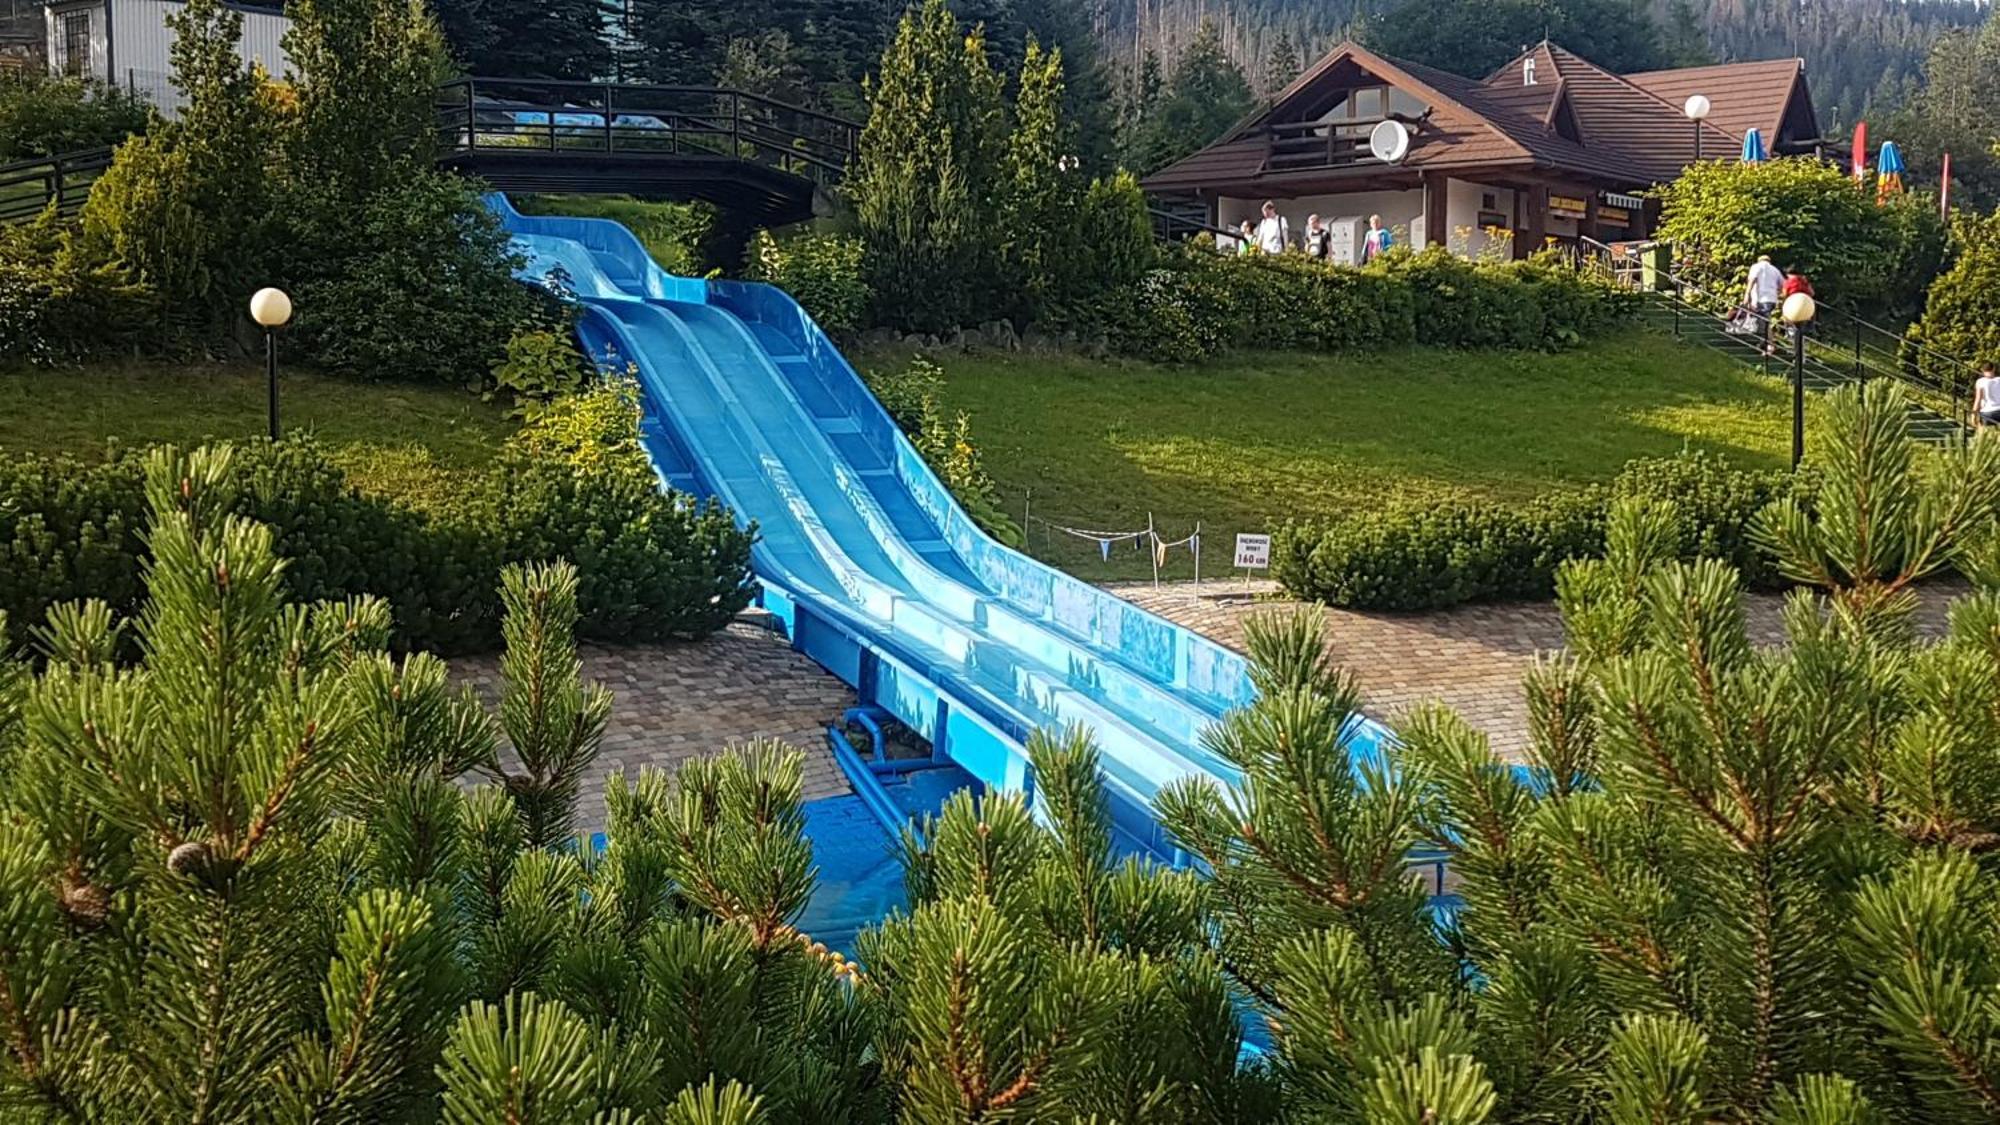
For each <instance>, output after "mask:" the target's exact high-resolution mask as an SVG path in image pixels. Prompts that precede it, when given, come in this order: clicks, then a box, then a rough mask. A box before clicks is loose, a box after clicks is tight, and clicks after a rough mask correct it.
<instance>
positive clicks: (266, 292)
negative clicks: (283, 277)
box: [250, 286, 292, 328]
mask: <svg viewBox="0 0 2000 1125" xmlns="http://www.w3.org/2000/svg"><path fill="white" fill-rule="evenodd" d="M250 319H251V320H254V321H256V322H257V323H258V324H260V325H262V326H263V327H265V328H283V327H284V326H285V325H287V324H290V323H291V320H292V299H291V298H290V297H288V296H286V295H285V291H284V290H283V289H272V288H269V287H268V286H267V287H265V288H263V289H259V290H257V292H255V293H253V294H251V297H250Z"/></svg>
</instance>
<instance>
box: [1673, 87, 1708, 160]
mask: <svg viewBox="0 0 2000 1125" xmlns="http://www.w3.org/2000/svg"><path fill="white" fill-rule="evenodd" d="M1712 108H1714V107H1713V106H1711V105H1709V104H1708V99H1707V98H1705V97H1703V96H1702V95H1700V94H1690V95H1689V96H1688V100H1687V101H1686V102H1684V103H1682V105H1681V112H1682V113H1685V114H1687V119H1688V120H1689V121H1692V122H1694V162H1695V163H1696V164H1699V163H1701V123H1702V122H1704V121H1706V120H1708V111H1709V110H1710V109H1712Z"/></svg>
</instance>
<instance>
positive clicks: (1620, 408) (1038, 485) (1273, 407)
mask: <svg viewBox="0 0 2000 1125" xmlns="http://www.w3.org/2000/svg"><path fill="white" fill-rule="evenodd" d="M898 362H901V357H899V356H896V355H890V354H885V355H878V356H869V357H864V364H866V365H872V366H877V367H885V366H890V365H893V364H896V363H898ZM939 362H940V364H941V365H942V366H943V368H944V370H945V380H946V386H945V399H946V401H947V403H948V404H949V405H950V406H952V407H956V408H959V409H963V410H966V411H968V412H970V413H971V415H972V420H973V429H974V433H975V434H976V435H977V437H978V440H979V443H980V448H981V449H982V451H983V454H984V457H985V463H986V467H987V470H988V471H989V472H991V473H992V475H993V477H994V479H995V480H996V481H997V482H998V484H999V489H1000V496H1001V499H1002V502H1003V504H1004V506H1005V507H1006V508H1007V509H1008V510H1009V511H1010V512H1012V513H1013V514H1014V516H1015V517H1016V518H1017V519H1018V518H1020V516H1021V514H1022V510H1023V505H1024V503H1025V502H1027V501H1028V500H1029V499H1030V492H1031V490H1032V511H1033V513H1034V514H1035V515H1036V516H1039V517H1042V518H1045V519H1048V520H1052V521H1054V522H1057V523H1060V524H1064V525H1066V526H1070V527H1080V528H1089V529H1096V530H1111V531H1124V530H1136V529H1140V528H1144V527H1145V526H1146V518H1147V513H1149V512H1150V513H1151V514H1152V516H1153V518H1154V520H1155V521H1156V522H1157V526H1158V527H1159V529H1160V533H1161V534H1162V535H1163V536H1164V537H1166V538H1168V539H1178V538H1180V537H1181V536H1184V535H1186V534H1188V532H1190V531H1191V530H1193V528H1194V526H1195V523H1196V522H1197V521H1199V522H1200V523H1201V526H1202V532H1203V541H1204V542H1203V556H1204V557H1203V560H1202V572H1203V574H1204V575H1209V574H1216V573H1219V572H1221V571H1223V570H1225V569H1226V568H1227V567H1228V564H1229V562H1230V557H1231V553H1232V548H1233V541H1234V537H1235V533H1236V532H1239V531H1264V530H1269V529H1271V528H1272V527H1274V526H1275V525H1277V524H1280V523H1282V522H1283V521H1284V520H1285V519H1286V518H1288V517H1306V516H1336V515H1340V514H1342V513H1344V512H1349V511H1355V510H1359V509H1368V508H1374V507H1378V506H1380V505H1383V504H1385V503H1389V502H1391V501H1397V500H1404V501H1415V502H1422V501H1425V500H1434V499H1438V498H1441V497H1445V496H1473V497H1493V498H1520V497H1527V496H1530V495H1533V494H1535V493H1537V492H1540V491H1543V490H1545V489H1548V488H1551V487H1554V486H1557V485H1560V484H1564V483H1572V482H1584V481H1592V480H1603V479H1606V478H1608V477H1610V476H1612V475H1613V474H1615V473H1616V472H1617V471H1618V469H1619V467H1620V466H1622V465H1623V464H1624V463H1625V462H1626V461H1628V460H1630V459H1631V458H1634V457H1642V456H1656V455H1664V454H1670V453H1673V452H1675V451H1677V450H1679V449H1681V448H1683V447H1684V446H1695V447H1700V448H1705V449H1711V450H1716V451H1719V452H1722V453H1725V454H1727V455H1728V456H1729V458H1730V460H1731V461H1732V462H1734V463H1736V464H1738V465H1742V466H1746V467H1748V466H1758V467H1782V466H1783V465H1784V464H1785V462H1786V458H1787V455H1788V451H1789V448H1790V440H1791V439H1790V434H1791V430H1790V397H1789V390H1788V389H1787V388H1786V386H1785V385H1784V384H1783V383H1782V382H1781V381H1780V380H1778V379H1775V378H1766V377H1763V376H1761V375H1759V374H1758V373H1757V372H1755V371H1754V370H1752V369H1750V368H1747V367H1745V366H1742V365H1741V364H1738V363H1737V362H1735V361H1733V360H1730V359H1727V358H1724V357H1722V356H1718V355H1714V354H1712V353H1709V352H1707V351H1704V350H1702V349H1698V348H1689V347H1685V346H1680V345H1676V344H1674V343H1673V342H1672V341H1670V340H1668V339H1666V338H1665V337H1661V336H1654V335H1652V334H1649V333H1628V334H1625V335H1624V336H1622V337H1620V338H1618V339H1615V340H1607V341H1603V342H1599V343H1596V344H1593V345H1591V346H1589V347H1586V348H1581V349H1578V350H1575V351H1571V352H1565V353H1562V354H1558V355H1542V354H1535V353H1501V352H1484V353H1458V352H1446V351H1432V350H1425V349H1413V350H1408V351H1397V352H1389V353H1384V354H1375V355H1354V356H1328V355H1305V354H1298V353H1272V354H1242V355H1234V356H1231V357H1228V358H1227V359H1225V360H1223V361H1219V362H1216V363H1212V364H1208V365H1204V366H1198V367H1192V368H1165V367H1154V366H1150V365H1145V364H1136V363H1099V362H1092V361H1088V360H1083V359H1072V358H1048V357H1025V356H988V355H967V356H961V355H952V356H947V357H944V358H942V359H941V360H940V361H939ZM1808 409H1809V410H1810V406H1809V407H1808ZM1029 549H1030V550H1031V551H1032V552H1033V553H1034V554H1036V555H1037V556H1039V557H1041V558H1044V559H1047V560H1049V561H1051V562H1053V563H1055V564H1057V565H1059V566H1061V567H1063V568H1064V569H1067V570H1069V571H1071V572H1072V573H1075V574H1077V575H1078V576H1080V577H1084V578H1088V579H1106V578H1140V577H1147V576H1150V575H1151V573H1152V569H1151V566H1150V564H1149V563H1148V561H1147V559H1146V557H1145V555H1144V554H1142V553H1140V552H1138V551H1136V550H1135V549H1134V548H1133V547H1132V546H1131V545H1129V544H1128V545H1125V546H1124V547H1123V549H1122V550H1116V551H1114V553H1113V556H1112V561H1111V562H1109V563H1106V562H1104V561H1103V560H1102V559H1101V557H1100V556H1099V553H1098V547H1097V545H1096V544H1095V543H1093V542H1089V541H1086V540H1081V539H1075V538H1071V537H1068V536H1064V535H1061V534H1054V533H1051V532H1049V531H1048V530H1047V529H1046V528H1044V527H1043V526H1041V525H1040V524H1038V523H1037V524H1033V525H1032V526H1031V527H1030V528H1029ZM1169 559H1170V562H1169V569H1168V570H1167V571H1166V573H1170V574H1172V575H1174V576H1178V577H1185V576H1187V575H1189V574H1191V573H1192V561H1191V559H1190V558H1189V556H1188V555H1187V554H1186V553H1185V552H1182V551H1175V552H1172V553H1170V556H1169Z"/></svg>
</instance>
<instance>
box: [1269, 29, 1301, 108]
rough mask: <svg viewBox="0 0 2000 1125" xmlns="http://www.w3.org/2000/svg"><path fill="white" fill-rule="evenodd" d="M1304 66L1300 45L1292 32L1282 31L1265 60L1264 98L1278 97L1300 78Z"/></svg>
mask: <svg viewBox="0 0 2000 1125" xmlns="http://www.w3.org/2000/svg"><path fill="white" fill-rule="evenodd" d="M1302 65H1303V64H1301V63H1300V62H1299V45H1298V42H1297V41H1296V40H1294V39H1293V38H1292V33H1291V32H1290V31H1281V32H1279V33H1278V38H1277V40H1276V41H1275V42H1273V43H1272V44H1271V53H1270V54H1269V55H1267V56H1265V58H1264V97H1265V99H1266V100H1269V99H1272V98H1275V97H1277V95H1278V92H1279V91H1280V90H1283V89H1284V88H1285V87H1286V86H1289V85H1291V82H1292V79H1294V78H1297V77H1298V76H1299V70H1300V68H1301V66H1302Z"/></svg>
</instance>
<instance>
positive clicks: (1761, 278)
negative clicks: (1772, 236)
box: [1743, 254, 1785, 355]
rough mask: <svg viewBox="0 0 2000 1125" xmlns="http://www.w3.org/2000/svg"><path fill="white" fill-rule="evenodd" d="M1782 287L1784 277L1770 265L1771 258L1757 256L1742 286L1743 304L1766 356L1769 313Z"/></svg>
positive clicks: (1763, 255) (1767, 352) (1768, 342)
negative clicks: (1761, 342) (1761, 340)
mask: <svg viewBox="0 0 2000 1125" xmlns="http://www.w3.org/2000/svg"><path fill="white" fill-rule="evenodd" d="M1784 287H1785V275H1784V274H1782V273H1780V272H1778V267H1776V266H1774V265H1772V264H1771V256H1770V255H1769V254H1759V255H1758V256H1757V260H1756V261H1755V262H1753V263H1751V265H1750V276H1749V277H1748V279H1746V281H1745V283H1744V286H1743V303H1744V304H1746V305H1748V306H1749V307H1750V325H1751V327H1752V328H1753V329H1755V330H1756V333H1757V335H1758V336H1759V337H1761V338H1762V339H1763V341H1764V354H1766V355H1769V354H1770V352H1771V313H1772V312H1773V311H1775V310H1776V309H1777V307H1778V295H1779V293H1780V292H1781V291H1782V290H1783V289H1784Z"/></svg>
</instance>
